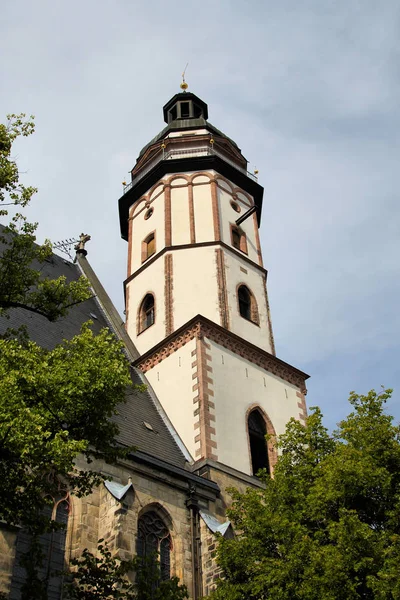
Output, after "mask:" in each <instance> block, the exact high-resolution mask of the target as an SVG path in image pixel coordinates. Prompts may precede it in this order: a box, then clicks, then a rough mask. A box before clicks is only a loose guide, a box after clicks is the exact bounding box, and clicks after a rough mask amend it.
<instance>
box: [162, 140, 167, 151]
mask: <svg viewBox="0 0 400 600" xmlns="http://www.w3.org/2000/svg"><path fill="white" fill-rule="evenodd" d="M165 147H166V146H165V142H164V141H163V142H162V144H161V148H162V149H163V150H164V149H165Z"/></svg>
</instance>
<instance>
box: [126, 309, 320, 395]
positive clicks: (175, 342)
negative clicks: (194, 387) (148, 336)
mask: <svg viewBox="0 0 400 600" xmlns="http://www.w3.org/2000/svg"><path fill="white" fill-rule="evenodd" d="M199 336H200V337H206V338H208V339H210V340H212V341H213V342H215V343H216V344H219V345H220V346H222V347H224V348H227V349H228V350H230V351H231V352H234V353H235V354H237V355H238V356H241V357H242V358H244V359H246V360H248V361H249V362H251V363H253V364H255V365H257V366H259V367H261V368H262V369H265V371H268V372H269V373H271V374H273V375H275V376H276V377H279V378H280V379H283V380H284V381H287V382H288V383H291V384H293V385H295V386H296V387H297V388H299V390H300V392H301V393H302V394H304V395H305V394H306V393H307V389H306V385H305V380H306V379H308V377H309V375H307V374H306V373H304V372H303V371H300V370H299V369H296V368H295V367H292V366H291V365H289V364H288V363H285V362H284V361H283V360H280V359H279V358H277V357H276V356H274V355H273V354H270V353H269V352H266V351H265V350H262V349H261V348H258V347H257V346H255V345H254V344H251V343H250V342H248V341H246V340H244V339H242V338H241V337H239V336H238V335H236V334H234V333H232V332H231V331H227V330H226V329H225V328H223V327H221V326H220V325H217V324H216V323H213V322H212V321H210V320H209V319H206V318H205V317H203V316H201V315H197V316H196V317H194V318H193V319H191V320H190V321H188V323H186V325H183V326H182V327H180V328H179V329H178V330H177V331H175V332H174V333H173V334H172V335H170V336H169V337H168V338H166V339H165V340H163V341H162V342H160V343H159V344H157V345H156V346H154V347H153V348H152V349H151V350H149V351H148V352H146V353H145V354H143V355H142V356H141V357H140V358H138V359H137V360H136V361H135V362H134V363H133V365H134V366H135V367H138V368H139V369H140V370H141V371H143V372H144V373H145V372H146V371H148V370H149V369H152V368H153V367H155V366H156V365H157V364H158V363H160V362H161V361H162V360H164V358H167V357H168V356H170V355H171V354H173V353H174V352H176V351H177V350H178V349H179V348H181V347H182V346H184V345H185V344H187V343H188V342H189V341H191V340H193V339H194V338H195V337H199Z"/></svg>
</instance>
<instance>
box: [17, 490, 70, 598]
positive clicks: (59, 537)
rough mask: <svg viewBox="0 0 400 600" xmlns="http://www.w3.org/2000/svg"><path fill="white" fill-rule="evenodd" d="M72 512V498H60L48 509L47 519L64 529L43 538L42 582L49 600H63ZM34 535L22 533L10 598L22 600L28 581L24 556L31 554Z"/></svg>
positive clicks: (40, 577) (46, 511)
mask: <svg viewBox="0 0 400 600" xmlns="http://www.w3.org/2000/svg"><path fill="white" fill-rule="evenodd" d="M69 510H70V505H69V496H68V495H66V496H65V497H64V498H56V499H55V501H54V504H53V505H52V506H50V505H49V506H46V508H45V509H44V511H43V515H44V516H45V517H47V518H50V519H52V520H53V521H55V522H56V523H59V524H60V525H62V526H63V528H60V529H56V530H55V531H51V532H48V533H43V534H42V535H40V536H39V544H40V550H41V553H42V563H41V565H40V567H39V569H38V573H37V575H38V578H39V580H40V581H41V583H42V586H43V589H44V590H45V591H46V598H48V599H49V600H60V599H61V597H62V588H63V577H64V572H65V566H66V565H65V541H66V535H67V524H68V514H69ZM31 543H32V537H31V535H30V534H29V533H28V532H27V531H25V530H23V529H21V530H19V531H18V534H17V540H16V553H15V560H14V566H13V572H12V579H11V590H12V591H11V595H10V598H19V597H20V594H21V590H22V587H23V585H24V583H25V581H26V578H27V572H26V569H25V566H24V561H23V558H24V555H25V554H26V553H28V552H29V551H30V545H31Z"/></svg>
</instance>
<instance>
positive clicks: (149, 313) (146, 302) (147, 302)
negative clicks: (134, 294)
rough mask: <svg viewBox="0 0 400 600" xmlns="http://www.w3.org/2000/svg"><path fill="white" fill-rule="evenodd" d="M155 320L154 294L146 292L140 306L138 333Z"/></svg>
mask: <svg viewBox="0 0 400 600" xmlns="http://www.w3.org/2000/svg"><path fill="white" fill-rule="evenodd" d="M154 321H155V310H154V296H153V294H146V296H145V297H144V298H143V301H142V304H141V305H140V308H139V327H138V333H141V332H142V331H144V330H145V329H148V328H149V327H151V325H153V324H154Z"/></svg>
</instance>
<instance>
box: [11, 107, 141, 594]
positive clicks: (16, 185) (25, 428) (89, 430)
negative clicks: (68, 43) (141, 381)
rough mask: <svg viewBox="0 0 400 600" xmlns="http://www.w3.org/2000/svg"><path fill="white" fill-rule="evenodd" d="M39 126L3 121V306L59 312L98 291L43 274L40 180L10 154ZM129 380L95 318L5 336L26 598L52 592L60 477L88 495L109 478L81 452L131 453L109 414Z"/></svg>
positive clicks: (117, 349) (109, 456) (45, 251)
mask: <svg viewBox="0 0 400 600" xmlns="http://www.w3.org/2000/svg"><path fill="white" fill-rule="evenodd" d="M33 131H34V123H33V118H32V117H31V118H28V119H26V118H25V115H10V116H9V117H8V121H7V123H6V124H5V125H2V124H0V202H1V205H0V208H1V210H0V216H1V217H2V219H3V220H7V223H6V225H5V227H4V228H3V229H2V232H1V235H0V316H1V317H3V318H7V316H8V312H9V310H11V309H15V308H18V309H19V310H26V311H29V312H34V313H37V314H40V315H42V316H43V317H44V318H46V319H48V320H49V321H54V320H56V319H57V318H59V317H62V316H64V315H66V313H67V312H68V309H69V308H70V307H71V306H72V305H74V304H76V303H78V302H84V301H86V300H87V299H88V298H90V297H91V295H92V294H91V290H90V286H89V283H88V282H87V281H86V279H85V278H83V277H82V278H80V279H79V280H78V281H74V282H72V283H70V282H67V281H66V280H65V278H62V277H60V278H58V279H55V280H52V279H49V278H44V277H43V276H42V275H41V265H42V263H43V261H45V260H46V258H48V257H49V256H50V255H51V252H52V250H51V244H50V242H48V241H46V242H45V244H44V245H42V246H39V245H37V244H36V235H35V232H36V228H37V224H32V223H28V221H27V219H26V217H25V216H24V215H23V214H21V212H20V211H21V210H23V209H24V207H26V206H27V204H28V203H29V201H30V200H31V198H32V196H33V195H34V193H35V192H36V189H35V188H33V187H27V186H25V185H23V184H22V183H21V181H20V173H19V170H18V165H17V163H16V161H15V159H14V158H13V156H12V149H13V144H14V142H15V141H16V140H17V138H18V137H21V136H22V137H24V136H28V135H30V134H31V133H33ZM5 207H7V208H5ZM10 207H11V208H10ZM9 211H11V213H10V212H9ZM130 384H131V379H130V375H129V365H128V361H127V359H126V357H125V356H124V353H123V349H122V344H121V343H120V342H119V341H117V340H116V338H115V337H114V335H112V334H111V333H110V332H109V330H107V329H104V330H103V331H101V332H100V333H99V334H98V335H94V334H93V332H92V331H91V329H90V322H89V323H87V324H85V325H83V327H82V330H81V333H80V334H79V335H77V336H75V337H74V338H73V339H72V340H69V341H67V340H65V341H64V342H63V343H61V344H60V345H58V346H56V347H55V348H54V349H53V350H46V349H43V348H41V347H39V346H38V345H37V344H36V343H35V342H34V341H32V340H29V338H28V336H27V334H26V331H25V333H24V332H15V331H7V332H6V333H5V334H3V335H2V336H0V479H1V485H0V519H2V520H4V521H6V522H7V523H9V524H18V525H22V526H23V527H24V528H25V529H26V530H27V531H28V532H29V533H30V534H31V541H32V543H31V551H30V552H29V553H28V555H26V556H25V557H24V565H25V567H26V571H27V574H28V579H27V583H26V586H25V591H24V592H23V595H24V597H25V598H31V597H32V594H33V595H34V597H37V598H39V597H40V598H42V597H43V598H45V591H43V585H42V582H41V581H40V579H39V578H38V575H37V567H38V566H40V561H41V553H40V547H39V546H40V544H39V536H40V534H41V533H43V532H46V531H49V530H51V529H54V528H56V527H57V525H56V524H55V523H54V522H52V521H51V520H50V519H49V518H47V519H46V518H45V517H44V514H45V512H46V511H44V509H45V507H46V505H47V503H50V500H49V498H51V497H56V496H57V492H58V490H59V486H60V484H61V485H62V486H63V487H65V486H66V487H68V489H69V491H70V493H72V494H76V495H79V496H82V495H85V494H87V493H89V492H90V491H91V489H92V487H93V486H94V485H96V484H98V483H99V482H100V481H101V480H102V477H101V476H100V475H99V474H98V473H96V472H95V471H90V469H89V468H85V469H83V470H78V469H77V468H76V467H75V459H76V458H77V456H78V454H79V455H82V456H83V457H86V459H87V464H89V463H90V462H91V461H92V459H93V458H94V457H102V458H104V459H105V460H106V461H109V462H112V461H115V460H117V459H118V457H121V456H126V453H127V451H128V449H121V448H120V447H118V445H117V444H116V442H115V438H116V435H117V433H118V428H117V426H116V425H115V423H113V421H112V419H111V418H112V416H113V415H114V414H116V412H117V406H118V404H119V403H121V402H124V401H125V390H126V386H128V385H130ZM32 590H36V591H35V592H33V591H32ZM39 590H40V592H39Z"/></svg>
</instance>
